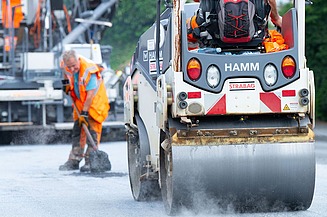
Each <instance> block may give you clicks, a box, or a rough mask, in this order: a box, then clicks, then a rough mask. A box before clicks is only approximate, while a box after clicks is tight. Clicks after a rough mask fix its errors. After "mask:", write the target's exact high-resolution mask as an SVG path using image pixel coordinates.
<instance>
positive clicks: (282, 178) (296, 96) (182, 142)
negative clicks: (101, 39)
mask: <svg viewBox="0 0 327 217" xmlns="http://www.w3.org/2000/svg"><path fill="white" fill-rule="evenodd" d="M165 3H166V4H165V5H166V9H165V10H164V12H163V13H161V14H160V15H159V12H160V10H161V8H160V1H158V9H157V13H158V15H157V21H156V22H155V24H153V26H151V27H150V28H149V29H148V30H147V31H146V32H144V34H143V35H142V36H141V37H140V39H139V42H138V44H137V47H136V51H135V53H134V55H133V57H132V61H131V74H130V76H129V77H128V78H127V79H126V82H125V85H124V119H125V125H126V128H127V130H128V131H127V143H128V144H127V145H128V168H129V178H130V185H131V190H132V194H133V197H134V199H135V200H137V201H146V200H151V199H155V198H157V197H160V195H161V196H162V199H163V202H164V205H165V209H166V212H167V213H168V214H170V215H172V214H175V213H177V212H178V211H179V210H181V208H183V207H186V208H195V209H197V208H198V209H200V205H199V204H202V205H204V204H205V205H207V206H208V204H211V205H217V206H218V207H220V208H222V209H223V210H230V209H231V208H232V209H235V210H236V211H241V212H243V211H248V210H249V211H285V210H306V209H308V208H309V207H310V205H311V202H312V198H313V193H314V187H315V154H314V132H313V129H314V120H315V116H314V110H315V108H314V106H315V96H314V94H315V88H314V76H313V72H312V71H311V70H309V68H308V67H307V65H306V58H305V34H304V32H305V4H306V1H305V0H295V1H294V7H292V8H291V9H290V10H289V11H288V12H287V13H285V15H283V25H282V28H281V34H282V36H283V38H284V39H285V43H286V44H287V45H288V49H286V50H282V51H278V52H269V53H268V52H265V50H264V49H262V47H260V45H258V46H257V47H255V48H253V47H252V48H251V49H249V48H247V47H246V46H245V47H242V46H236V47H228V48H224V47H217V46H211V47H210V46H209V47H202V48H199V49H197V50H189V49H188V41H187V34H188V32H187V26H186V21H187V18H189V17H191V16H192V15H194V12H195V11H196V10H197V8H198V7H199V5H198V4H197V3H185V2H184V1H180V0H173V1H166V2H165ZM207 208H208V207H207Z"/></svg>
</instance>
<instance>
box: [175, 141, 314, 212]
mask: <svg viewBox="0 0 327 217" xmlns="http://www.w3.org/2000/svg"><path fill="white" fill-rule="evenodd" d="M172 162H173V169H172V184H171V186H172V195H171V197H172V198H170V199H172V201H174V203H177V204H181V205H183V206H192V207H194V206H196V204H197V203H198V202H199V201H202V202H203V201H207V202H209V203H211V204H217V205H219V206H221V207H230V206H232V207H233V208H234V209H236V210H240V211H246V210H252V211H253V210H255V211H280V210H285V209H286V210H288V209H290V210H305V209H308V208H309V207H310V205H311V202H312V197H313V192H314V183H315V155H314V144H313V143H271V144H248V145H205V146H203V145H198V146H197V145H196V146H193V145H190V146H184V145H178V146H177V145H174V144H173V145H172Z"/></svg>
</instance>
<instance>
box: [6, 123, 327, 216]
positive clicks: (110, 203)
mask: <svg viewBox="0 0 327 217" xmlns="http://www.w3.org/2000/svg"><path fill="white" fill-rule="evenodd" d="M315 132H316V139H317V141H316V160H317V166H316V187H315V193H314V199H313V202H312V205H311V207H310V208H309V209H308V210H307V211H300V212H276V213H275V212H272V213H235V211H233V210H232V209H231V210H228V211H226V210H224V211H222V210H220V209H219V208H217V207H210V206H204V207H203V210H201V211H200V212H199V213H193V212H192V211H188V210H183V212H182V213H181V216H226V217H234V216H242V217H252V216H255V217H261V216H264V217H289V216H291V217H292V216H294V217H295V216H296V217H299V216H300V217H302V216H303V217H318V216H319V217H320V216H327V214H326V213H327V182H326V180H327V136H326V135H327V124H326V123H317V126H316V129H315ZM35 136H38V137H40V138H41V137H42V136H45V135H35ZM70 148H71V146H70V144H59V145H58V144H57V145H42V144H40V145H27V144H25V145H7V146H0V216H4V217H62V216H69V217H75V216H76V217H84V216H85V217H92V216H96V217H97V216H99V217H104V216H109V217H110V216H114V217H120V216H142V217H143V216H149V217H153V216H156V217H160V216H166V214H165V210H164V207H163V203H162V202H161V201H152V202H136V201H134V199H133V197H132V194H131V191H130V186H129V178H128V169H127V153H126V142H125V141H120V142H107V143H103V144H102V145H101V146H100V149H101V150H103V151H105V152H106V153H108V154H109V158H110V161H111V164H112V170H111V171H110V172H106V173H101V174H90V173H80V172H79V171H67V172H62V171H59V170H58V167H59V165H60V164H62V163H64V162H65V161H66V160H67V157H68V153H69V150H70ZM82 165H83V164H81V166H82Z"/></svg>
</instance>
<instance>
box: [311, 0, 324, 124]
mask: <svg viewBox="0 0 327 217" xmlns="http://www.w3.org/2000/svg"><path fill="white" fill-rule="evenodd" d="M326 14H327V1H325V0H315V1H314V4H313V5H310V6H307V7H306V56H307V60H308V66H309V67H310V68H311V69H312V70H313V71H314V74H315V83H316V117H317V119H320V120H327V116H325V114H327V100H326V99H325V97H326V96H327V71H326V68H327V41H326V40H325V39H326V36H327V25H326V23H325V21H326Z"/></svg>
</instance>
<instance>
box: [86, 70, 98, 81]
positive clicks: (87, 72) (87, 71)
mask: <svg viewBox="0 0 327 217" xmlns="http://www.w3.org/2000/svg"><path fill="white" fill-rule="evenodd" d="M93 70H97V67H96V66H91V67H88V68H86V69H85V71H84V73H83V82H84V81H85V80H86V78H87V75H88V74H89V72H90V71H93Z"/></svg>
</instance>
